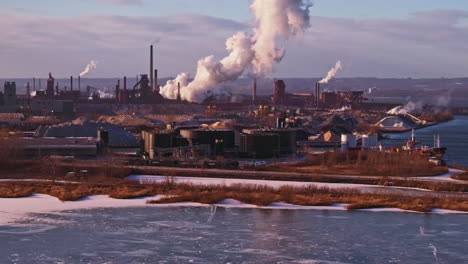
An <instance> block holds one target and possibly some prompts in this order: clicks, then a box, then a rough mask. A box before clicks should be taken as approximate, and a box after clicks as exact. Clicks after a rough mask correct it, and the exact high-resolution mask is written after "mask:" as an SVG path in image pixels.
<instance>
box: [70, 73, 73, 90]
mask: <svg viewBox="0 0 468 264" xmlns="http://www.w3.org/2000/svg"><path fill="white" fill-rule="evenodd" d="M70 91H73V76H70Z"/></svg>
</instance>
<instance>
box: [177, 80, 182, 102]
mask: <svg viewBox="0 0 468 264" xmlns="http://www.w3.org/2000/svg"><path fill="white" fill-rule="evenodd" d="M181 100H182V97H181V96H180V82H178V83H177V101H181Z"/></svg>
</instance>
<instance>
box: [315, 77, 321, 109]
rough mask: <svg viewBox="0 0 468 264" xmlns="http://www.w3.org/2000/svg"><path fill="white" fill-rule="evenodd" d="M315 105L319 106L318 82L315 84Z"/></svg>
mask: <svg viewBox="0 0 468 264" xmlns="http://www.w3.org/2000/svg"><path fill="white" fill-rule="evenodd" d="M315 106H316V107H320V83H319V82H318V83H316V84H315Z"/></svg>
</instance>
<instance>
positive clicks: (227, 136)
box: [180, 128, 235, 155]
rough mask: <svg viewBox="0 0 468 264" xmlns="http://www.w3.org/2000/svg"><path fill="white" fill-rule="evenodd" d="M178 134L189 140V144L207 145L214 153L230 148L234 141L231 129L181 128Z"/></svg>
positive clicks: (220, 152)
mask: <svg viewBox="0 0 468 264" xmlns="http://www.w3.org/2000/svg"><path fill="white" fill-rule="evenodd" d="M180 135H181V136H182V137H184V138H186V139H187V140H188V141H189V143H190V146H194V145H209V146H210V149H211V150H212V151H213V153H214V154H215V155H218V154H223V153H225V152H226V151H229V150H232V149H233V148H234V143H235V136H234V130H232V129H205V128H199V129H181V130H180Z"/></svg>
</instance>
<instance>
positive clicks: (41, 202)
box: [0, 194, 468, 227]
mask: <svg viewBox="0 0 468 264" xmlns="http://www.w3.org/2000/svg"><path fill="white" fill-rule="evenodd" d="M162 197H163V196H161V195H157V196H150V197H141V198H133V199H114V198H110V197H109V196H107V195H93V196H88V197H86V198H83V199H80V200H78V201H73V202H61V201H60V200H58V199H57V198H55V197H53V196H50V195H44V194H33V195H32V196H29V197H23V198H0V227H1V226H8V225H13V224H21V222H24V221H27V222H29V221H37V222H39V223H40V222H43V221H45V219H44V218H43V217H40V218H37V217H35V216H34V215H33V214H52V215H60V214H63V213H65V212H67V213H68V211H78V210H92V209H100V208H124V209H125V208H138V207H146V208H170V207H204V208H210V207H221V208H226V209H259V210H321V211H346V212H372V213H380V212H391V213H413V214H436V215H447V214H463V215H466V214H468V212H464V211H456V210H447V209H440V208H434V209H432V210H431V211H429V212H418V211H412V210H404V209H399V208H388V207H380V208H367V209H348V208H347V206H348V204H338V203H337V204H331V205H322V206H301V205H294V204H288V203H285V202H275V203H272V204H270V205H267V206H257V205H254V204H248V203H243V202H240V201H237V200H234V199H226V200H223V201H220V202H218V203H214V204H203V203H196V202H181V203H164V204H149V203H147V202H148V201H149V200H150V199H160V198H162ZM11 206H14V207H11ZM8 208H10V209H8ZM12 208H14V209H12ZM19 208H20V209H19Z"/></svg>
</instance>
